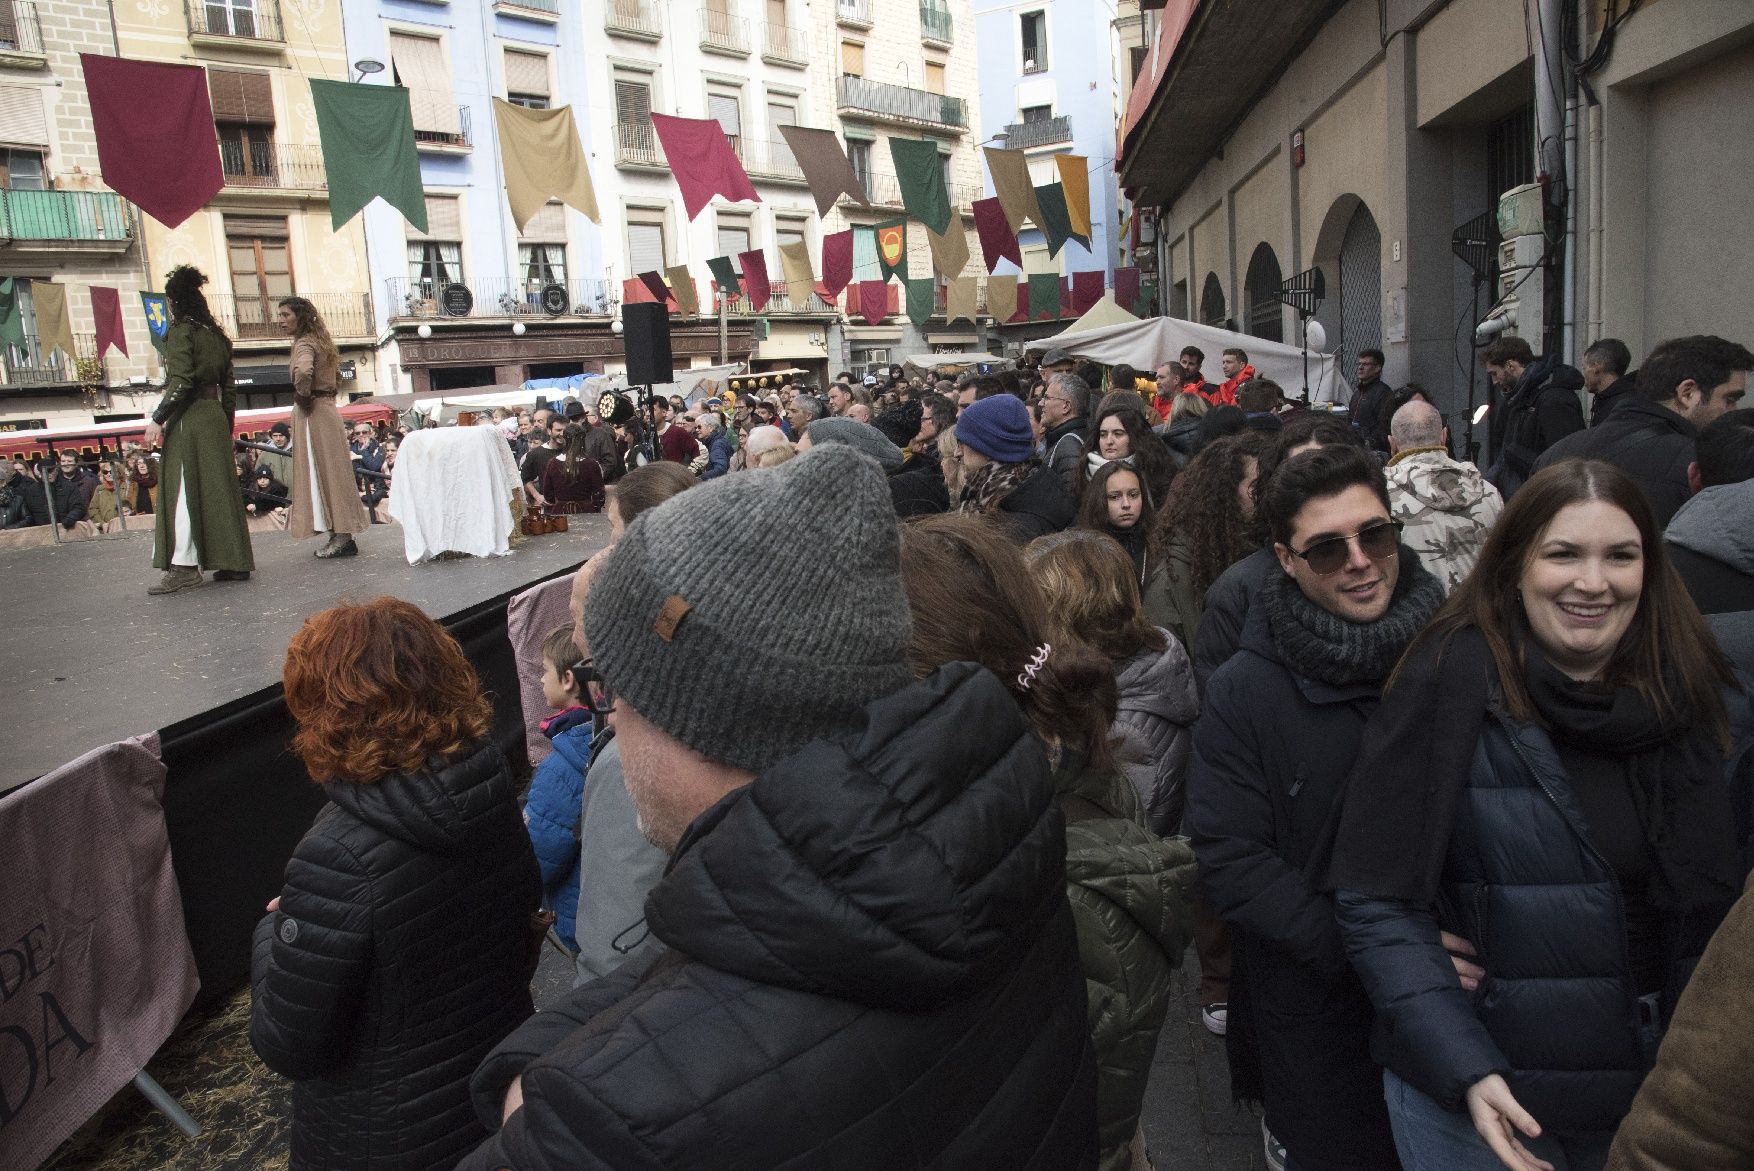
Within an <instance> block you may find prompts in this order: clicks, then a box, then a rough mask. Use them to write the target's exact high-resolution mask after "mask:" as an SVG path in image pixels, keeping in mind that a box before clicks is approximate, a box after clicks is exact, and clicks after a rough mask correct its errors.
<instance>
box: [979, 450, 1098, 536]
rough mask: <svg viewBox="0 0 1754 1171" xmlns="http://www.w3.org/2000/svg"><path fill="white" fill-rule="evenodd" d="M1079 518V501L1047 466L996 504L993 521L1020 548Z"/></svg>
mask: <svg viewBox="0 0 1754 1171" xmlns="http://www.w3.org/2000/svg"><path fill="white" fill-rule="evenodd" d="M1077 517H1078V502H1077V501H1076V500H1074V499H1073V498H1072V494H1071V493H1070V492H1068V491H1066V486H1065V485H1064V484H1062V483H1061V482H1060V477H1059V475H1058V474H1056V473H1055V472H1054V471H1053V470H1052V469H1050V468H1049V467H1048V466H1047V465H1045V464H1044V465H1042V466H1041V467H1040V468H1038V469H1037V470H1036V472H1035V474H1034V475H1032V476H1030V477H1029V479H1027V480H1025V481H1023V483H1021V484H1019V485H1017V487H1016V488H1015V489H1013V490H1012V492H1011V494H1010V495H1008V496H1006V497H1005V498H1004V499H1003V500H1001V501H999V515H998V517H997V518H996V519H997V520H998V521H999V525H1000V527H1001V528H1002V529H1003V530H1004V532H1005V535H1006V536H1008V537H1010V538H1011V539H1012V540H1013V541H1016V542H1017V543H1018V544H1019V545H1027V544H1029V542H1031V541H1033V540H1035V539H1036V538H1037V537H1045V536H1047V535H1048V534H1049V533H1057V532H1059V531H1060V530H1061V529H1063V528H1066V527H1068V526H1069V525H1071V523H1072V522H1073V521H1074V520H1076V519H1077Z"/></svg>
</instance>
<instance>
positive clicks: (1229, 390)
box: [1200, 365, 1258, 407]
mask: <svg viewBox="0 0 1754 1171" xmlns="http://www.w3.org/2000/svg"><path fill="white" fill-rule="evenodd" d="M1255 377H1258V375H1256V374H1255V368H1254V367H1253V366H1246V365H1245V366H1244V367H1243V368H1242V369H1241V370H1238V371H1237V372H1236V377H1235V378H1226V379H1225V380H1224V381H1223V382H1222V383H1220V384H1219V386H1218V391H1217V393H1216V394H1215V395H1212V394H1207V395H1206V399H1207V401H1208V402H1210V403H1211V404H1212V405H1213V406H1215V407H1216V406H1219V405H1223V406H1230V407H1234V406H1235V405H1236V388H1237V387H1239V386H1241V385H1242V384H1243V383H1245V382H1247V381H1248V380H1249V379H1251V378H1255ZM1200 393H1201V394H1205V393H1206V392H1205V391H1201V392H1200Z"/></svg>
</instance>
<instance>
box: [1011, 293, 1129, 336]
mask: <svg viewBox="0 0 1754 1171" xmlns="http://www.w3.org/2000/svg"><path fill="white" fill-rule="evenodd" d="M1138 320H1139V319H1138V318H1137V317H1135V316H1133V315H1132V314H1131V313H1128V312H1127V311H1126V310H1125V309H1122V308H1121V307H1120V306H1119V305H1117V304H1115V299H1114V296H1113V295H1112V294H1109V293H1104V294H1103V296H1102V300H1100V301H1098V302H1097V303H1096V304H1094V305H1092V306H1091V307H1090V308H1089V309H1087V310H1085V312H1084V316H1082V317H1080V318H1079V319H1078V320H1077V321H1074V322H1073V323H1072V324H1071V325H1068V326H1067V327H1066V328H1065V330H1064V331H1063V332H1062V334H1061V336H1062V337H1063V336H1065V334H1068V333H1082V332H1084V331H1085V330H1087V329H1102V328H1103V327H1105V326H1109V325H1127V324H1129V323H1132V322H1136V321H1138ZM1034 348H1035V347H1034V346H1033V345H1031V346H1030V349H1034Z"/></svg>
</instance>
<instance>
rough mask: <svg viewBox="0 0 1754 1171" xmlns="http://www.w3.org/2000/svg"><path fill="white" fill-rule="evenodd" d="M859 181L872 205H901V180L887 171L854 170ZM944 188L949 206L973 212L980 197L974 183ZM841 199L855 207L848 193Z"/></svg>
mask: <svg viewBox="0 0 1754 1171" xmlns="http://www.w3.org/2000/svg"><path fill="white" fill-rule="evenodd" d="M854 173H855V174H857V175H858V176H859V182H860V183H861V184H862V185H863V186H864V188H865V194H866V195H869V196H870V197H871V206H872V207H901V206H902V202H901V180H899V179H897V178H896V177H895V176H894V175H892V174H890V173H889V172H888V171H870V170H866V171H855V172H854ZM945 190H946V191H947V192H948V193H949V196H950V206H951V208H952V209H953V210H955V211H958V212H960V213H962V214H963V215H973V214H974V201H975V200H977V199H979V198H981V195H982V189H981V187H980V185H979V184H975V183H947V184H945ZM841 201H842V202H843V203H845V204H847V205H848V206H852V207H857V206H858V205H857V204H856V203H854V202H853V198H852V196H850V195H843V196H841Z"/></svg>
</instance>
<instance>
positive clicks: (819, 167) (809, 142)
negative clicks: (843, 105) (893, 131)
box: [779, 126, 871, 216]
mask: <svg viewBox="0 0 1754 1171" xmlns="http://www.w3.org/2000/svg"><path fill="white" fill-rule="evenodd" d="M779 130H780V135H781V137H783V138H784V139H785V140H786V145H787V146H789V147H791V148H792V158H793V159H795V160H796V161H797V163H798V169H799V170H800V171H803V172H804V182H805V183H806V184H808V185H809V187H810V194H811V195H812V196H814V197H815V199H816V214H817V215H818V216H825V215H827V214H828V212H829V209H830V208H832V207H833V206H834V201H835V200H837V199H839V198H840V197H841V196H843V195H850V196H852V197H853V202H854V203H857V204H859V205H860V206H861V207H870V206H871V197H870V196H869V195H867V194H865V185H864V184H863V183H861V182H859V173H858V172H857V171H855V170H853V163H852V160H851V159H849V158H847V152H846V148H845V147H844V146H842V145H841V143H840V139H839V138H837V137H835V133H834V131H832V130H812V129H810V128H809V127H807V126H781V127H780V128H779Z"/></svg>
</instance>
